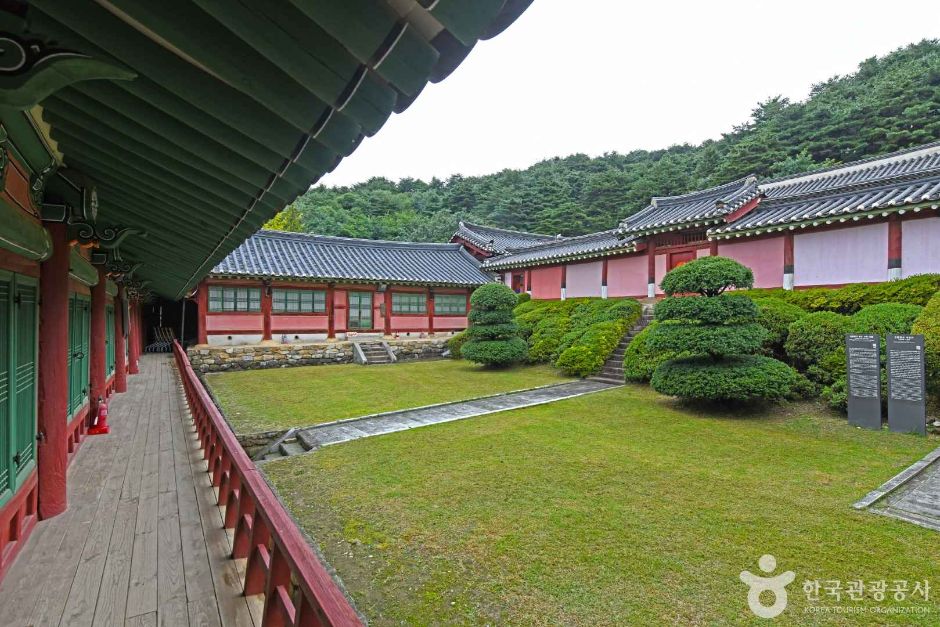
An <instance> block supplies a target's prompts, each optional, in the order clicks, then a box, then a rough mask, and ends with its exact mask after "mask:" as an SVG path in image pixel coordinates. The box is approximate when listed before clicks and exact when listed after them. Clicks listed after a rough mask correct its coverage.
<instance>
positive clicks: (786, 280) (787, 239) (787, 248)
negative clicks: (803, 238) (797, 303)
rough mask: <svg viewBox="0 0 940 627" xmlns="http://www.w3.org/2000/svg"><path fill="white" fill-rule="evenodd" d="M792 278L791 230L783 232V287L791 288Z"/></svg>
mask: <svg viewBox="0 0 940 627" xmlns="http://www.w3.org/2000/svg"><path fill="white" fill-rule="evenodd" d="M793 285H794V278H793V232H792V231H787V232H786V233H784V234H783V289H785V290H792V289H793Z"/></svg>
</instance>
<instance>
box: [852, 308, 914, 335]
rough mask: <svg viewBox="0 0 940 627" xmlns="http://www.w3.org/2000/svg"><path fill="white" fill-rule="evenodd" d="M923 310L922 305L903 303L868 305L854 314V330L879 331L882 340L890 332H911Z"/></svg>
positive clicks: (858, 331)
mask: <svg viewBox="0 0 940 627" xmlns="http://www.w3.org/2000/svg"><path fill="white" fill-rule="evenodd" d="M921 310H923V307H921V306H920V305H904V304H901V303H882V304H880V305H868V306H867V307H863V308H862V309H859V310H858V312H856V313H855V314H854V315H853V316H852V332H853V333H877V334H878V335H880V336H881V339H882V340H884V339H885V336H886V335H887V334H888V333H910V332H911V326H912V325H913V324H914V321H915V320H916V319H917V316H918V315H920V312H921Z"/></svg>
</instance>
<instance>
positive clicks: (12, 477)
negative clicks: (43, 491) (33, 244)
mask: <svg viewBox="0 0 940 627" xmlns="http://www.w3.org/2000/svg"><path fill="white" fill-rule="evenodd" d="M37 297H38V289H37V284H36V281H35V279H32V278H29V277H25V276H22V275H18V274H13V273H10V272H5V271H0V505H2V504H3V503H5V502H6V501H7V500H8V499H9V498H10V496H11V495H13V494H14V493H15V492H16V490H17V488H18V487H19V486H20V485H22V483H23V482H24V481H25V480H26V478H27V476H28V475H29V472H30V471H31V470H32V469H33V467H34V466H35V463H36V461H35V460H36V449H35V442H36V377H37V371H36V355H37V348H38V344H37V342H38V325H39V317H38V315H39V309H38V306H37Z"/></svg>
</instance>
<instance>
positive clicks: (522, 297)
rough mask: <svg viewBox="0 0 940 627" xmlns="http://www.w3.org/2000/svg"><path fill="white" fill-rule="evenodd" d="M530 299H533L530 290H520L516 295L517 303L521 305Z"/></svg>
mask: <svg viewBox="0 0 940 627" xmlns="http://www.w3.org/2000/svg"><path fill="white" fill-rule="evenodd" d="M530 300H532V295H531V294H529V293H528V292H519V294H517V295H516V304H517V305H521V304H522V303H527V302H529V301H530Z"/></svg>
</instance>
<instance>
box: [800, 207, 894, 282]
mask: <svg viewBox="0 0 940 627" xmlns="http://www.w3.org/2000/svg"><path fill="white" fill-rule="evenodd" d="M793 266H794V271H793V274H794V283H795V284H796V285H797V286H802V285H844V284H846V283H874V282H878V281H886V280H887V279H888V225H887V223H884V222H882V223H880V224H866V225H862V226H852V227H847V228H842V229H832V230H828V231H817V232H815V233H813V232H810V233H799V232H798V233H796V234H795V235H794V237H793Z"/></svg>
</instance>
